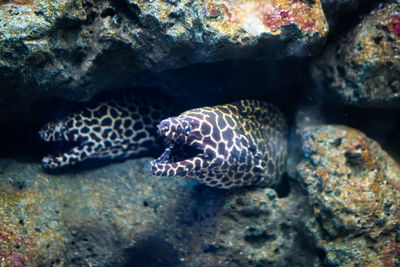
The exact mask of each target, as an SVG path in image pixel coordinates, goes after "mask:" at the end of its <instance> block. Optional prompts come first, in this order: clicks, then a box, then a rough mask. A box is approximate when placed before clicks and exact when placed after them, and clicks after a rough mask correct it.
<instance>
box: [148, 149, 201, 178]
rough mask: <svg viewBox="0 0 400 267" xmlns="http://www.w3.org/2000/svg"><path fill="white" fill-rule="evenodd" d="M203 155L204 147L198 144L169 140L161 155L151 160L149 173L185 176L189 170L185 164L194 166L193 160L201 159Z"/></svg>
mask: <svg viewBox="0 0 400 267" xmlns="http://www.w3.org/2000/svg"><path fill="white" fill-rule="evenodd" d="M204 157H205V152H204V149H202V148H200V146H198V145H188V144H177V143H174V142H171V141H170V142H169V145H168V146H167V148H166V149H165V150H164V152H163V153H162V154H161V156H160V157H158V158H157V159H155V160H153V161H152V162H151V174H152V175H154V176H180V177H185V176H188V173H189V171H190V170H189V169H187V166H190V165H191V166H194V162H195V160H201V161H203V160H204ZM179 167H181V168H179ZM178 169H179V170H178Z"/></svg>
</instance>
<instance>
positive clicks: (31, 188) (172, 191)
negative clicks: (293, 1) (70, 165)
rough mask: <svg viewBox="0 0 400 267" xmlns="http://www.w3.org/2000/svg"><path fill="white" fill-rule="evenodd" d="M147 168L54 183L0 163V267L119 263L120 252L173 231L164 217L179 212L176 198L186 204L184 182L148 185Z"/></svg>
mask: <svg viewBox="0 0 400 267" xmlns="http://www.w3.org/2000/svg"><path fill="white" fill-rule="evenodd" d="M129 163H131V164H129ZM132 163H133V164H132ZM147 168H148V160H139V161H131V162H126V163H124V164H114V165H111V166H108V167H105V168H99V169H96V170H91V171H80V172H76V173H70V174H61V175H55V174H53V175H52V174H46V173H44V172H43V170H42V169H41V167H40V165H38V164H27V163H24V164H21V163H17V162H15V161H11V160H2V161H1V173H0V190H1V193H0V215H1V216H0V265H1V266H15V267H16V266H18V267H19V266H36V265H39V264H49V265H53V264H54V263H56V264H61V265H65V266H83V265H85V266H88V265H89V266H91V265H95V266H104V265H106V264H111V265H112V263H113V264H116V263H118V262H122V260H123V258H122V255H123V253H122V252H123V248H124V247H127V246H130V245H133V244H135V243H136V242H137V241H138V240H142V239H146V238H147V237H148V236H153V235H155V234H156V233H157V232H158V231H161V232H162V231H165V228H166V227H169V225H175V223H174V221H175V218H174V217H173V216H172V217H168V216H170V215H174V214H173V213H171V212H170V211H171V210H172V211H174V210H175V209H178V210H179V208H180V207H179V204H177V203H178V202H179V201H180V200H179V198H176V195H180V196H181V197H182V198H184V197H186V198H187V197H188V192H189V189H188V187H185V186H181V185H180V183H181V182H182V180H178V179H170V180H169V182H167V183H163V182H162V179H150V178H149V177H148V175H145V174H143V173H147ZM173 256H175V257H173ZM171 258H172V259H169V260H170V261H172V263H174V262H175V263H177V262H178V259H177V257H176V255H172V256H171Z"/></svg>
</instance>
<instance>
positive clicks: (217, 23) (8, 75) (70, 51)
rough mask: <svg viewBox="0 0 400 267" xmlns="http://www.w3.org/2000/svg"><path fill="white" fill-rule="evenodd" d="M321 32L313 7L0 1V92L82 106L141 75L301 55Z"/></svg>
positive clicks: (319, 40)
mask: <svg viewBox="0 0 400 267" xmlns="http://www.w3.org/2000/svg"><path fill="white" fill-rule="evenodd" d="M327 31H328V26H327V23H326V20H325V17H324V14H323V11H322V8H321V4H320V1H319V0H316V1H300V0H279V1H273V2H270V1H267V2H265V1H261V0H257V1H245V0H241V1H205V2H204V1H197V0H196V1H187V0H180V1H161V0H159V1H130V0H122V1H100V2H98V1H89V0H88V1H71V0H68V1H62V2H57V1H56V2H55V1H50V0H46V1H36V0H18V1H17V0H14V1H1V2H0V33H1V34H0V38H1V39H0V85H1V86H2V88H6V89H5V90H3V91H2V92H5V93H6V94H7V95H9V94H13V95H16V97H18V96H19V97H25V98H29V99H30V98H40V97H44V96H46V97H50V96H57V97H61V98H68V99H71V100H81V101H82V100H87V99H89V98H90V97H91V96H93V95H94V94H95V93H97V92H99V91H101V90H104V89H106V88H108V89H110V88H115V87H119V88H122V87H128V86H132V85H133V84H134V80H135V77H136V75H137V74H139V73H142V72H144V71H161V70H167V69H174V68H179V67H184V66H187V65H189V64H192V63H199V62H211V61H218V60H224V59H230V58H250V59H276V58H282V57H285V56H289V55H308V54H310V53H313V52H315V51H316V49H317V48H318V47H319V46H321V45H322V44H323V43H324V40H325V37H326V34H327ZM117 81H118V82H117ZM4 104H5V105H6V104H7V102H6V101H4ZM3 108H4V107H3Z"/></svg>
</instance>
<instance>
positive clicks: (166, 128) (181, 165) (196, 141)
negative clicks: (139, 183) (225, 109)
mask: <svg viewBox="0 0 400 267" xmlns="http://www.w3.org/2000/svg"><path fill="white" fill-rule="evenodd" d="M157 127H158V133H159V134H160V135H161V136H162V137H164V139H166V140H167V142H168V145H167V148H166V149H165V151H164V152H163V153H162V155H161V156H160V157H159V158H157V159H155V160H153V161H152V162H151V173H152V175H155V176H179V177H185V176H190V177H197V176H198V175H199V171H200V169H201V166H202V165H204V163H205V161H208V160H211V157H210V155H208V154H207V152H206V143H205V142H204V140H203V135H202V132H201V130H200V127H201V122H200V120H199V119H197V118H195V117H192V116H189V114H185V113H183V114H181V115H179V116H178V117H171V118H168V119H165V120H163V121H161V122H160V124H159V125H158V126H157Z"/></svg>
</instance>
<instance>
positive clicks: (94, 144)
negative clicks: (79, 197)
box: [39, 93, 171, 169]
mask: <svg viewBox="0 0 400 267" xmlns="http://www.w3.org/2000/svg"><path fill="white" fill-rule="evenodd" d="M168 104H169V103H168V102H167V99H166V98H164V97H157V96H156V95H152V97H146V96H142V95H138V94H133V93H123V94H121V95H120V96H119V97H114V98H106V99H103V98H102V99H101V100H97V101H94V102H93V103H92V104H90V105H89V106H87V107H85V108H83V109H82V110H81V111H79V112H77V113H74V114H71V115H68V116H66V117H65V118H64V119H62V120H58V121H55V122H51V123H48V124H47V125H45V126H44V127H43V128H42V129H41V130H40V131H39V135H40V137H41V139H42V140H44V141H47V142H64V143H67V144H69V145H70V146H73V145H75V146H73V147H72V148H70V149H68V150H67V151H65V152H57V153H56V154H50V155H47V156H46V157H44V158H43V160H42V165H43V167H45V168H48V169H55V168H59V167H64V166H68V165H74V164H76V163H78V162H82V161H85V160H87V159H126V158H136V157H142V156H153V157H155V156H157V155H159V154H160V153H161V152H162V150H163V149H164V145H165V144H164V140H161V138H160V137H159V136H158V135H157V134H156V125H157V124H158V123H159V122H160V121H161V119H162V118H165V116H170V115H171V109H170V108H169V106H170V105H168ZM167 114H168V115H167Z"/></svg>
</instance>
